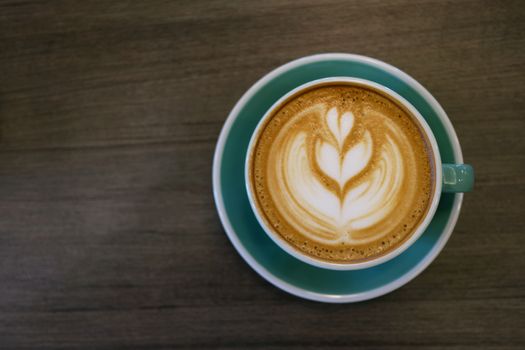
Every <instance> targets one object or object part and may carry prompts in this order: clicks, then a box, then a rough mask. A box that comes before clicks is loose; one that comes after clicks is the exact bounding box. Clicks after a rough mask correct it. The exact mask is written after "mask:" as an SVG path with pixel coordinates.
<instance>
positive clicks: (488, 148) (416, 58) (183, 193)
mask: <svg viewBox="0 0 525 350" xmlns="http://www.w3.org/2000/svg"><path fill="white" fill-rule="evenodd" d="M524 33H525V6H524V3H523V2H522V1H501V2H495V1H419V2H412V1H400V0H395V1H369V2H368V1H367V2H363V1H350V2H348V1H323V2H319V1H313V0H312V1H301V2H296V1H264V2H263V1H254V2H245V1H206V2H200V1H147V2H146V1H78V2H73V1H31V0H27V1H24V0H22V1H11V0H7V1H0V82H1V84H0V348H2V349H117V348H118V349H169V348H189V347H194V348H214V349H231V348H237V349H245V348H250V347H253V348H261V349H321V348H326V349H343V348H344V349H346V348H349V347H351V348H353V349H378V348H388V349H406V348H416V349H443V348H453V349H523V348H524V347H525V331H524V330H525V278H524V276H525V275H524V272H523V271H524V270H525V259H524V254H523V248H522V247H523V246H524V244H525V215H524V211H523V207H524V205H525V203H524V200H523V198H524V197H525V180H524V176H523V175H524V173H525V118H524V117H523V113H524V112H523V111H524V110H525V95H524V91H525V89H524V87H525V51H524V49H523V47H525V34H524ZM318 52H352V53H360V54H365V55H369V56H372V57H376V58H379V59H382V60H385V61H387V62H389V63H391V64H394V65H395V66H397V67H399V68H401V69H403V70H405V71H406V72H408V73H409V74H411V75H412V76H414V77H415V78H416V79H418V80H419V81H420V82H421V83H422V84H423V85H425V86H426V87H427V88H428V89H429V90H430V91H431V92H432V93H433V94H434V96H435V97H436V98H437V99H438V100H439V101H440V102H441V104H442V105H443V106H444V108H445V110H446V111H447V112H448V114H449V116H450V118H451V120H452V122H453V124H454V126H455V127H456V130H457V133H458V136H459V138H460V140H461V144H462V147H463V152H464V155H465V160H466V162H468V163H471V164H473V165H474V167H475V169H476V171H477V183H476V188H475V191H474V192H473V193H471V194H469V195H467V196H466V197H465V202H464V205H463V211H462V214H461V217H460V219H459V222H458V225H457V228H456V230H455V233H454V235H453V236H452V238H451V240H450V241H449V243H448V245H447V247H446V248H445V249H444V251H443V252H442V254H441V255H440V257H439V258H438V259H437V260H436V261H435V262H434V263H433V264H432V266H431V267H429V268H428V269H427V270H426V271H425V272H424V273H423V274H422V275H420V276H419V277H418V278H417V279H415V280H414V281H413V282H411V283H409V284H408V285H407V286H405V287H403V288H401V289H399V290H397V291H395V292H393V293H391V294H389V295H387V296H384V297H382V298H379V299H376V300H373V301H368V302H364V303H359V304H353V305H325V304H320V303H313V302H308V301H304V300H300V299H298V298H295V297H292V296H290V295H287V294H285V293H284V292H281V291H280V290H278V289H276V288H274V287H272V286H271V285H269V284H268V283H267V282H265V281H264V280H262V279H261V278H260V277H258V275H257V274H256V273H254V272H253V271H252V270H251V269H250V268H249V267H248V266H247V265H246V264H245V263H244V262H243V261H242V259H241V258H240V257H239V256H238V255H237V253H236V252H235V251H234V249H233V247H232V246H231V245H230V243H229V241H228V240H227V238H226V236H225V234H224V233H223V230H222V227H221V225H220V222H219V220H218V217H217V215H216V212H215V208H214V205H213V199H212V194H211V190H212V189H211V178H210V174H211V162H212V154H213V150H214V147H215V142H216V139H217V136H218V134H219V131H220V128H221V126H222V123H223V122H224V120H225V118H226V115H227V113H228V112H229V110H230V109H231V108H232V106H233V104H234V103H235V101H236V100H237V99H238V98H239V97H240V96H241V95H242V93H243V92H244V91H245V90H246V89H247V88H248V87H249V86H250V85H251V84H252V83H253V82H255V81H256V80H257V79H258V78H259V77H261V76H262V75H263V74H264V73H266V72H267V71H269V70H271V69H273V68H275V67H276V66H278V65H281V64H283V63H285V62H287V61H289V60H291V59H294V58H297V57H301V56H304V55H307V54H312V53H318Z"/></svg>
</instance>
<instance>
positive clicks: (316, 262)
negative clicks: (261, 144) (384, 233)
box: [244, 76, 442, 271]
mask: <svg viewBox="0 0 525 350" xmlns="http://www.w3.org/2000/svg"><path fill="white" fill-rule="evenodd" d="M339 82H340V83H351V84H355V85H361V86H365V87H370V88H373V89H376V90H379V91H381V92H383V93H384V94H386V95H387V96H389V97H391V98H392V99H394V100H395V101H397V102H398V103H399V104H401V105H402V106H403V107H405V108H407V109H408V110H409V112H410V113H411V114H412V115H413V117H414V118H416V120H417V122H418V123H419V126H420V128H421V129H423V131H424V133H425V135H426V137H427V139H428V141H429V143H430V146H431V149H432V156H433V157H432V159H433V162H434V168H435V184H434V191H433V193H432V201H431V203H430V206H429V207H428V210H427V213H426V215H425V217H424V219H423V220H422V221H421V222H420V224H419V225H418V226H417V229H416V230H415V232H413V233H412V234H411V236H410V237H409V238H408V239H407V240H405V241H404V242H403V243H402V244H401V245H399V246H397V247H396V248H395V249H393V250H391V251H389V252H387V253H385V254H383V255H380V256H378V257H377V258H372V259H370V260H364V261H359V262H354V263H340V262H330V261H326V260H321V259H316V258H314V257H311V256H308V255H306V254H303V253H301V252H300V251H299V250H297V249H296V248H294V247H293V246H292V245H291V244H290V243H288V242H287V241H286V240H285V239H284V238H282V237H281V236H280V235H279V234H278V233H277V232H274V231H273V230H272V229H271V228H270V227H269V226H268V223H267V222H266V221H265V219H264V218H263V217H262V215H261V213H260V212H259V208H258V207H257V205H256V204H255V200H256V199H255V198H254V193H253V189H252V184H251V180H250V177H251V174H250V160H251V158H252V154H253V148H254V145H255V143H256V141H257V140H258V136H259V134H260V132H261V128H262V127H263V126H264V125H265V124H266V122H267V120H268V119H269V118H270V116H271V114H272V112H273V111H274V110H275V109H276V108H277V107H279V106H280V105H281V104H282V103H283V102H284V101H286V100H287V99H289V98H290V97H292V96H294V95H296V94H298V93H300V92H301V91H303V90H305V89H308V88H312V87H315V86H317V85H323V84H330V83H339ZM244 182H245V187H246V192H247V195H248V201H249V203H250V207H251V209H252V211H253V213H254V215H255V218H256V219H257V221H258V223H259V225H261V228H262V229H263V231H264V232H265V233H266V235H267V236H268V237H270V239H271V240H272V241H273V242H274V243H276V244H277V245H278V246H279V247H280V248H281V249H283V250H284V251H285V252H286V253H288V254H289V255H291V256H293V257H295V258H297V259H299V260H301V261H303V262H305V263H307V264H310V265H312V266H316V267H320V268H324V269H329V270H337V271H348V270H360V269H366V268H370V267H373V266H377V265H380V264H382V263H385V262H387V261H389V260H392V259H394V258H395V257H397V256H398V255H400V254H401V253H403V252H404V251H405V250H407V249H408V248H409V247H410V246H411V245H412V244H413V243H414V242H415V241H416V240H417V239H418V238H419V237H421V235H422V234H423V233H424V232H425V230H426V228H427V227H428V225H429V224H430V222H431V221H432V218H433V217H434V214H435V213H436V210H437V207H438V204H439V200H440V197H441V190H442V163H441V156H440V153H439V147H438V144H437V141H436V139H435V136H434V133H433V132H432V129H431V128H430V126H429V125H428V123H427V122H426V120H425V118H424V117H423V116H422V115H421V113H420V112H419V111H418V110H417V109H416V108H415V107H414V106H413V105H412V104H411V103H410V102H409V101H407V100H406V99H405V98H404V97H402V96H401V95H399V94H398V93H397V92H395V91H393V90H392V89H390V88H388V87H386V86H383V85H381V84H378V83H376V82H373V81H370V80H366V79H361V78H354V77H344V76H334V77H327V78H321V79H316V80H312V81H309V82H307V83H304V84H302V85H300V86H298V87H296V88H294V89H292V90H291V91H289V92H288V93H286V94H285V95H283V96H282V97H280V98H279V99H278V100H277V101H276V102H275V103H274V104H273V105H272V106H271V107H270V108H269V109H268V110H267V111H266V112H265V113H264V115H263V116H262V118H261V119H260V120H259V122H258V123H257V125H256V127H255V129H254V131H253V133H252V135H251V137H250V141H249V143H248V148H247V152H246V159H245V162H244Z"/></svg>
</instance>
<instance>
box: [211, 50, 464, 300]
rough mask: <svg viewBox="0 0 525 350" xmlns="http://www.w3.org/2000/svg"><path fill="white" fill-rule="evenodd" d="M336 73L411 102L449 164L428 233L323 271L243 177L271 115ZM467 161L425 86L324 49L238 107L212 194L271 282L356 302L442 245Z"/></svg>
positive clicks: (240, 244)
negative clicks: (283, 238)
mask: <svg viewBox="0 0 525 350" xmlns="http://www.w3.org/2000/svg"><path fill="white" fill-rule="evenodd" d="M330 77H347V78H360V79H364V80H368V81H372V82H374V83H377V84H380V85H382V86H384V87H387V88H388V89H390V90H392V91H394V92H395V93H397V94H398V95H400V96H402V97H403V98H404V99H406V100H407V101H408V102H409V103H410V104H411V105H412V106H413V107H414V108H416V109H417V111H418V112H419V113H420V114H421V115H422V116H423V118H424V119H425V121H426V122H427V124H428V126H429V127H430V129H431V130H432V134H433V135H434V136H435V139H436V141H437V144H438V148H439V155H440V158H441V162H442V163H444V164H445V165H443V166H442V168H441V169H442V182H441V185H442V190H441V193H440V196H439V197H440V199H439V204H438V206H437V209H436V211H435V213H434V215H433V217H432V220H431V221H430V223H429V224H428V226H427V228H426V230H424V232H423V233H422V234H421V236H420V237H419V238H418V239H417V240H415V242H414V243H413V244H411V245H410V246H409V247H408V248H407V249H406V250H405V251H404V252H403V253H401V254H399V255H398V256H397V257H395V258H392V259H391V260H388V261H385V262H384V263H380V264H378V265H376V266H372V267H368V268H360V269H353V270H337V269H333V268H321V267H318V266H317V265H312V264H309V263H305V262H304V261H303V260H301V259H298V258H296V257H295V256H293V255H291V254H289V253H287V252H286V251H285V250H284V249H283V248H281V246H280V245H278V244H276V243H275V241H274V240H273V239H272V238H270V236H269V235H268V234H267V233H266V231H265V230H264V228H263V227H262V226H261V225H260V223H259V221H258V219H257V217H256V214H255V213H254V211H253V210H252V208H251V205H250V200H249V194H248V193H247V190H246V183H245V181H244V176H245V159H246V154H247V151H248V148H249V143H250V139H251V137H252V135H253V134H254V131H255V129H256V127H257V125H258V123H259V122H260V120H261V118H263V117H264V115H265V113H266V112H267V111H268V110H269V109H270V108H271V107H272V105H274V104H275V102H276V101H278V100H279V99H280V98H281V97H283V96H284V95H286V94H287V93H289V92H290V91H292V90H294V89H295V88H297V87H299V86H301V85H303V84H307V83H310V82H312V81H314V80H317V79H324V78H330ZM462 163H463V155H462V152H461V146H460V143H459V140H458V138H457V136H456V133H455V130H454V127H453V126H452V123H451V122H450V120H449V118H448V117H447V114H446V113H445V111H444V110H443V108H442V107H441V105H440V104H439V103H438V102H437V101H436V99H435V98H434V97H433V96H432V95H431V94H430V93H429V92H428V91H427V90H426V89H425V88H424V87H423V86H422V85H421V84H420V83H418V82H417V81H416V80H414V79H413V78H412V77H410V76H409V75H408V74H406V73H405V72H403V71H401V70H399V69H397V68H396V67H393V66H391V65H389V64H387V63H385V62H382V61H379V60H376V59H372V58H369V57H366V56H360V55H355V54H345V53H328V54H319V55H313V56H307V57H303V58H300V59H297V60H294V61H291V62H288V63H286V64H284V65H283V66H280V67H277V68H276V69H274V70H272V71H271V72H269V73H268V74H266V75H265V76H263V77H261V78H260V79H259V80H258V81H257V82H256V83H255V84H253V86H251V87H250V88H249V89H248V90H247V91H246V93H245V94H244V95H243V96H242V97H241V98H240V99H239V101H238V102H237V103H236V104H235V106H234V107H233V109H232V110H231V112H230V114H229V115H228V118H227V119H226V121H225V124H224V126H223V128H222V130H221V133H220V136H219V138H218V141H217V146H216V149H215V155H214V160H213V169H212V170H213V172H212V178H213V195H214V200H215V204H216V207H217V213H218V215H219V218H220V220H221V223H222V225H223V227H224V232H225V233H226V235H227V237H228V238H229V240H230V242H231V243H232V245H233V247H234V248H235V250H236V251H237V252H238V253H239V255H240V256H241V257H242V259H243V260H244V261H245V262H246V263H247V264H248V265H249V266H250V267H251V268H252V269H253V270H254V271H255V272H257V273H258V274H259V275H260V276H261V277H262V278H264V279H265V280H266V281H268V282H269V283H271V284H273V285H274V286H276V287H277V288H280V289H282V290H283V291H286V292H287V293H290V294H293V295H295V296H298V297H301V298H306V299H310V300H315V301H321V302H330V303H348V302H358V301H363V300H368V299H372V298H376V297H378V296H381V295H384V294H386V293H389V292H392V291H393V290H395V289H398V288H400V287H401V286H404V285H405V284H407V283H408V282H410V281H411V280H412V279H414V278H415V277H416V276H418V275H419V274H420V273H421V272H423V271H424V270H425V269H426V268H427V267H428V266H429V265H430V264H431V263H432V262H433V261H434V260H435V259H436V258H437V256H438V255H439V253H440V252H441V251H442V250H443V248H444V247H445V245H446V243H447V241H448V239H449V238H450V236H451V235H452V233H453V230H454V227H455V225H456V222H457V220H458V217H459V214H460V211H461V206H462V202H463V196H464V194H463V193H461V192H462V191H466V190H468V189H470V188H471V187H472V182H473V176H472V170H471V168H470V167H469V166H463V165H461V164H462ZM447 164H450V165H447ZM450 168H451V170H450ZM451 191H456V192H451Z"/></svg>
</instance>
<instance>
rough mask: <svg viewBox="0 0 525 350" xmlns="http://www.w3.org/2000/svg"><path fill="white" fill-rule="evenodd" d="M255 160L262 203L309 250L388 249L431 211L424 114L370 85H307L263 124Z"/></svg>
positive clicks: (353, 256) (328, 256)
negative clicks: (420, 117) (416, 113)
mask: <svg viewBox="0 0 525 350" xmlns="http://www.w3.org/2000/svg"><path fill="white" fill-rule="evenodd" d="M256 137H257V140H256V141H255V145H254V147H253V150H252V153H251V155H250V159H249V162H248V166H249V174H250V176H251V179H250V180H251V181H250V183H249V186H250V188H251V190H252V194H253V197H254V201H255V205H256V206H257V207H258V209H259V212H260V213H261V214H262V217H263V220H264V221H265V222H266V224H267V226H268V227H270V228H271V229H272V230H273V231H274V233H275V234H278V235H279V236H281V237H282V238H283V239H284V240H286V241H287V242H288V244H290V245H291V246H293V247H294V248H295V249H297V250H299V251H301V252H303V254H307V255H309V256H311V257H314V258H317V259H321V260H325V261H329V262H342V263H352V262H359V261H364V260H370V259H373V258H375V257H377V256H380V255H383V254H385V253H387V252H389V251H391V250H393V249H395V248H396V247H397V246H399V245H400V244H402V243H403V242H404V241H405V240H406V239H408V238H409V237H410V236H411V235H412V233H414V231H415V230H416V229H417V227H418V225H419V224H420V222H421V221H422V220H423V219H424V217H425V215H426V213H427V211H428V209H429V206H430V203H431V201H432V195H433V188H434V182H435V174H434V164H433V157H432V150H431V147H430V143H429V141H428V140H427V138H426V137H425V136H424V133H423V132H422V131H421V127H420V126H419V124H418V122H417V120H416V119H415V118H414V117H412V116H411V114H410V113H409V112H408V111H407V110H406V109H405V108H404V107H403V106H401V105H399V103H398V102H396V101H395V100H392V99H391V98H389V97H388V96H385V95H384V94H382V93H381V92H379V91H376V90H373V89H372V88H369V87H366V86H361V85H358V84H354V83H330V84H328V85H322V86H317V87H313V88H311V89H310V90H307V91H301V92H299V93H298V94H296V95H295V96H292V97H290V98H288V99H287V100H286V101H284V102H283V103H282V104H281V105H280V106H278V107H277V108H275V109H274V111H273V112H272V115H271V116H269V118H268V119H267V121H266V123H265V124H264V125H262V126H261V128H260V129H259V132H258V135H257V136H256Z"/></svg>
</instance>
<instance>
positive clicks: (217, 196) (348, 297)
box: [212, 53, 463, 303]
mask: <svg viewBox="0 0 525 350" xmlns="http://www.w3.org/2000/svg"><path fill="white" fill-rule="evenodd" d="M329 60H343V61H349V62H356V61H357V62H361V63H365V64H369V65H372V66H376V67H378V68H380V69H382V70H384V71H386V72H388V73H390V74H392V75H394V76H396V77H398V78H399V79H401V80H403V81H404V82H405V83H406V84H407V85H409V86H410V87H412V88H413V89H414V90H415V91H417V92H418V94H420V95H421V97H423V98H424V99H425V100H426V102H427V103H428V104H429V105H430V106H431V107H432V109H433V110H434V112H435V113H436V115H437V116H438V118H440V120H441V121H442V123H443V127H444V128H445V131H446V133H447V136H448V137H449V141H450V143H451V145H452V151H453V154H454V158H455V160H456V162H457V163H462V162H463V155H462V151H461V146H460V144H459V140H458V138H457V134H456V132H455V130H454V128H453V126H452V123H451V122H450V119H449V118H448V116H447V114H446V113H445V111H444V109H443V108H442V107H441V105H440V104H439V103H438V102H437V100H436V99H435V98H434V97H433V96H432V95H431V94H430V92H428V90H426V89H425V88H424V87H423V86H422V85H421V84H420V83H419V82H417V81H416V80H415V79H414V78H412V77H411V76H409V75H408V74H407V73H405V72H403V71H402V70H400V69H399V68H396V67H394V66H392V65H390V64H388V63H386V62H383V61H380V60H378V59H375V58H371V57H367V56H362V55H358V54H349V53H323V54H315V55H310V56H305V57H301V58H298V59H295V60H293V61H290V62H288V63H285V64H283V65H281V66H279V67H277V68H275V69H273V70H272V71H270V72H269V73H267V74H266V75H264V76H263V77H261V78H260V79H259V80H258V81H257V82H256V83H255V84H253V85H252V86H251V87H250V88H249V89H248V90H246V92H245V93H244V94H243V95H242V97H241V98H240V99H239V100H238V101H237V103H236V104H235V106H234V107H233V109H232V110H231V111H230V113H229V114H228V117H227V119H226V121H225V123H224V125H223V127H222V129H221V132H220V135H219V138H218V140H217V144H216V146H215V153H214V157H213V166H212V187H213V197H214V201H215V206H216V208H217V212H218V214H219V218H220V220H221V223H222V225H223V227H224V230H225V232H226V235H227V236H228V238H229V240H230V241H231V243H232V244H233V246H234V247H235V249H236V250H237V252H238V253H239V254H240V255H241V257H242V258H243V259H244V260H245V261H246V262H247V263H248V265H249V266H250V267H251V268H252V269H254V270H255V272H257V273H258V274H259V275H260V276H261V277H263V278H264V279H265V280H266V281H268V282H270V283H271V284H273V285H274V286H276V287H277V288H279V289H282V290H283V291H286V292H288V293H290V294H293V295H295V296H298V297H300V298H304V299H308V300H313V301H319V302H327V303H351V302H359V301H364V300H369V299H373V298H377V297H379V296H382V295H384V294H387V293H390V292H392V291H394V290H396V289H398V288H400V287H401V286H403V285H405V284H407V283H408V282H410V281H411V280H413V279H414V278H415V277H417V276H418V275H419V274H420V273H421V272H423V271H424V270H425V269H426V268H427V267H428V266H429V265H430V263H431V262H433V261H434V260H435V259H436V258H437V256H438V255H439V253H440V252H441V251H442V249H443V248H444V246H445V244H446V243H447V241H448V239H449V238H450V236H451V234H452V231H453V229H454V227H455V225H456V223H457V220H458V217H459V213H460V211H461V204H462V202H463V194H461V193H459V194H456V195H455V196H454V201H453V204H452V208H451V209H450V216H449V219H448V221H447V223H446V225H445V228H444V229H443V232H442V233H441V235H440V237H439V239H438V240H437V241H436V242H435V243H434V246H433V247H432V249H430V250H429V252H428V253H427V254H426V256H425V257H424V258H423V259H421V260H420V261H419V262H418V263H417V264H415V265H414V266H413V267H412V268H411V269H410V270H409V271H407V272H406V273H405V274H403V275H401V276H400V277H398V278H397V279H395V280H393V281H391V282H388V283H386V284H385V285H382V286H380V287H377V288H374V289H370V290H367V291H364V292H359V293H350V294H327V293H319V292H313V291H309V290H306V289H303V288H300V287H297V286H295V285H293V284H291V283H289V282H287V281H284V280H282V279H280V278H278V277H276V276H275V275H273V274H272V273H271V272H269V271H268V270H267V269H266V268H265V267H264V266H263V265H261V264H260V263H259V262H258V261H256V260H255V259H254V258H253V257H252V255H251V254H250V252H248V251H247V250H246V249H245V247H244V246H243V244H242V242H241V241H240V239H239V238H238V236H237V233H236V232H235V230H234V229H233V226H232V224H231V222H230V219H229V217H228V214H227V213H226V210H225V207H224V199H223V196H222V189H221V186H220V183H221V171H220V169H221V166H220V165H221V164H222V156H223V153H224V146H225V144H226V141H227V139H228V136H229V134H230V130H231V127H232V125H233V123H234V122H235V120H236V119H237V117H238V116H239V112H240V111H241V110H242V108H243V107H244V106H245V105H246V103H247V102H248V101H249V100H250V99H251V98H252V97H253V95H255V93H256V92H257V91H259V90H260V88H262V87H263V86H264V85H265V84H266V83H268V82H269V81H271V80H273V79H274V78H275V77H277V76H279V75H280V74H282V73H284V72H286V71H288V70H290V69H293V68H296V67H299V66H302V65H306V64H310V63H315V62H320V61H329Z"/></svg>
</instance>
